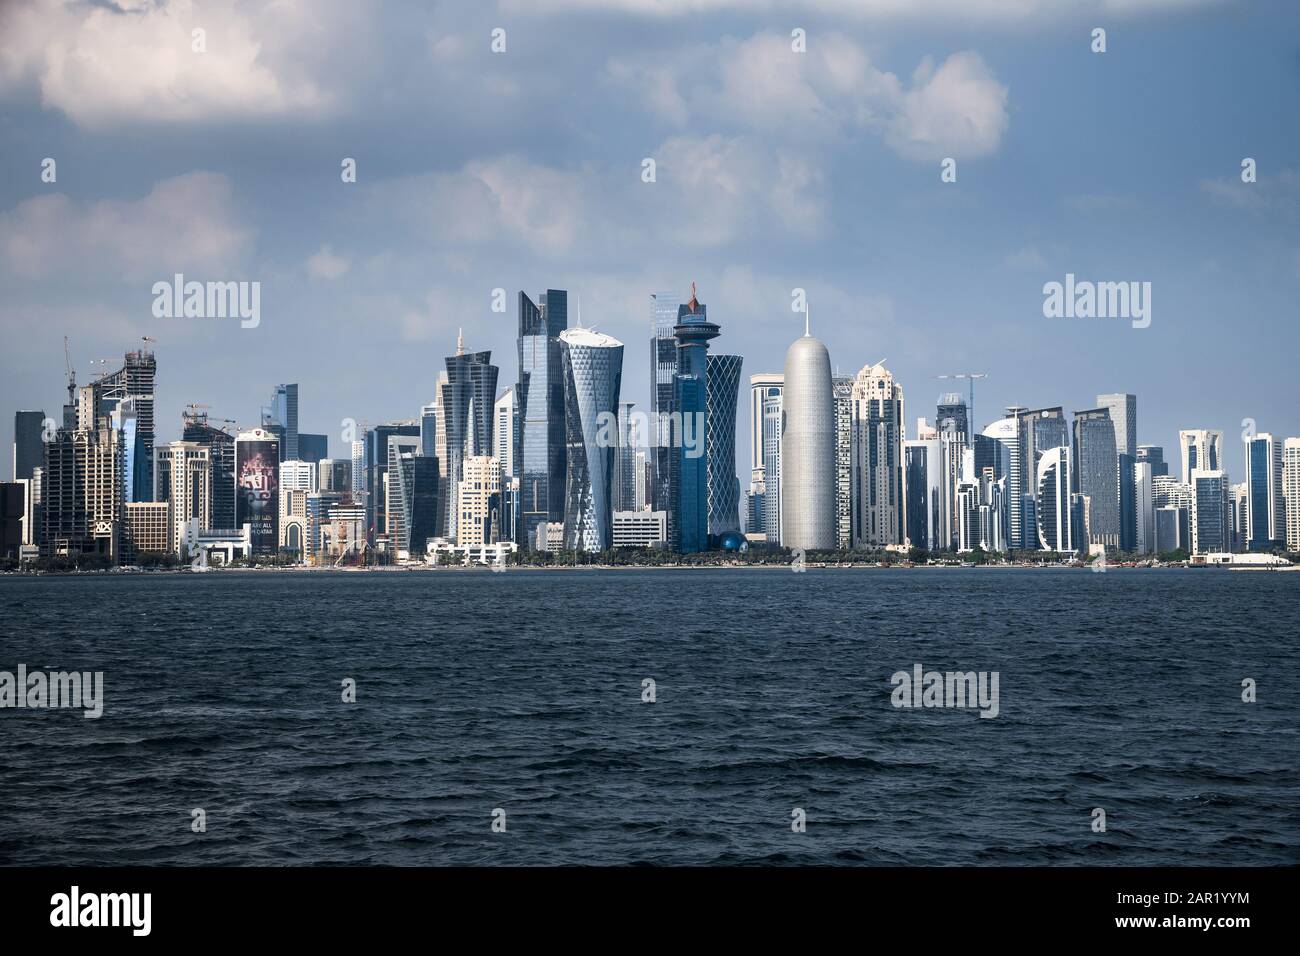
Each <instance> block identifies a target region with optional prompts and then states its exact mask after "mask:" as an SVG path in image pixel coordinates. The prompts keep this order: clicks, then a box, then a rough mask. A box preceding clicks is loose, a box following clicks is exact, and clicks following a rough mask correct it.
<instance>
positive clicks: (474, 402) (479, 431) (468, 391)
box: [417, 352, 497, 538]
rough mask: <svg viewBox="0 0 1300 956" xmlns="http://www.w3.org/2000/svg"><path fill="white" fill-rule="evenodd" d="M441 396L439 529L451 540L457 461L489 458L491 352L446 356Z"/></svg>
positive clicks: (494, 382)
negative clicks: (443, 458) (443, 455)
mask: <svg viewBox="0 0 1300 956" xmlns="http://www.w3.org/2000/svg"><path fill="white" fill-rule="evenodd" d="M441 397H442V402H443V424H444V426H445V428H446V431H447V440H446V443H445V444H446V449H447V467H446V475H447V488H446V491H447V495H446V497H447V501H446V502H445V505H444V511H445V513H446V514H445V523H444V524H443V528H444V530H445V531H446V535H447V537H449V538H455V537H456V516H457V491H458V489H459V487H460V479H461V462H462V461H463V460H464V458H465V456H466V455H469V456H471V457H474V458H478V457H482V456H488V457H491V455H492V440H493V437H494V436H493V432H494V430H495V422H494V421H493V417H494V409H495V406H496V397H497V367H496V366H495V365H493V364H492V353H491V352H460V353H458V354H456V355H449V356H447V382H446V384H445V385H444V386H443V389H442V396H441ZM417 434H418V432H417Z"/></svg>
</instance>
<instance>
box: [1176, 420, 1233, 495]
mask: <svg viewBox="0 0 1300 956" xmlns="http://www.w3.org/2000/svg"><path fill="white" fill-rule="evenodd" d="M1178 446H1179V450H1180V452H1181V457H1182V463H1183V484H1185V485H1190V484H1191V483H1192V471H1193V470H1194V469H1198V468H1199V469H1200V470H1202V471H1220V470H1222V468H1223V432H1222V431H1220V430H1219V429H1217V428H1185V429H1183V430H1182V431H1180V432H1179V433H1178Z"/></svg>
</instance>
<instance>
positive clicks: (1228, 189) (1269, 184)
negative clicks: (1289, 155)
mask: <svg viewBox="0 0 1300 956" xmlns="http://www.w3.org/2000/svg"><path fill="white" fill-rule="evenodd" d="M1199 185H1200V189H1201V192H1203V193H1205V194H1206V195H1207V196H1209V197H1210V199H1211V200H1213V201H1214V202H1215V203H1217V204H1219V205H1221V206H1229V207H1232V208H1234V209H1243V210H1246V211H1248V212H1253V213H1276V214H1281V215H1285V216H1294V215H1295V214H1296V212H1297V210H1300V169H1281V170H1279V171H1278V172H1277V173H1276V174H1273V175H1268V174H1265V173H1263V172H1261V173H1259V179H1258V181H1257V182H1253V183H1243V182H1242V181H1241V176H1240V174H1239V175H1237V176H1232V177H1227V178H1224V179H1203V180H1201V182H1200V184H1199Z"/></svg>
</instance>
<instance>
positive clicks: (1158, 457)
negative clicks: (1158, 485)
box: [1137, 445, 1169, 478]
mask: <svg viewBox="0 0 1300 956" xmlns="http://www.w3.org/2000/svg"><path fill="white" fill-rule="evenodd" d="M1137 460H1138V461H1145V462H1149V463H1150V465H1151V477H1152V478H1159V477H1160V476H1161V475H1167V474H1169V464H1168V462H1166V461H1165V450H1164V449H1163V448H1161V447H1160V446H1159V445H1138V450H1137Z"/></svg>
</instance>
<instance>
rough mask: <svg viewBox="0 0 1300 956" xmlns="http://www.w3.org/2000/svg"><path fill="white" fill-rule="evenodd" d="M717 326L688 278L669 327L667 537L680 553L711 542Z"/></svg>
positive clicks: (702, 547) (699, 549) (691, 551)
mask: <svg viewBox="0 0 1300 956" xmlns="http://www.w3.org/2000/svg"><path fill="white" fill-rule="evenodd" d="M718 332H719V329H718V327H717V326H716V325H714V324H713V323H712V322H710V321H709V318H708V307H707V306H705V305H704V304H703V303H701V302H699V301H698V300H697V299H696V298H695V283H691V299H690V301H689V302H687V303H686V304H685V305H681V306H678V308H677V324H676V325H675V326H674V327H673V337H674V338H676V339H677V374H676V375H675V376H674V377H673V412H674V413H675V414H674V434H673V436H672V439H673V440H672V449H671V455H672V463H673V465H672V474H671V477H670V480H669V499H670V508H669V511H668V543H669V547H671V548H672V549H673V550H675V551H678V552H680V553H682V554H692V553H694V552H696V551H703V550H705V549H706V548H707V547H708V545H709V485H708V482H709V478H708V456H707V454H706V452H707V447H706V443H707V436H708V433H709V431H708V428H709V426H708V384H707V383H708V376H709V361H708V356H709V340H710V339H714V338H717V336H718ZM733 424H734V423H733ZM732 467H733V468H734V467H735V466H734V464H733V466H732Z"/></svg>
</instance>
